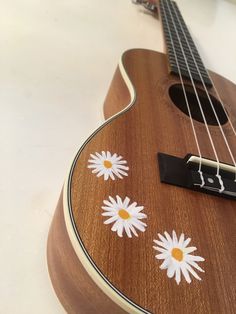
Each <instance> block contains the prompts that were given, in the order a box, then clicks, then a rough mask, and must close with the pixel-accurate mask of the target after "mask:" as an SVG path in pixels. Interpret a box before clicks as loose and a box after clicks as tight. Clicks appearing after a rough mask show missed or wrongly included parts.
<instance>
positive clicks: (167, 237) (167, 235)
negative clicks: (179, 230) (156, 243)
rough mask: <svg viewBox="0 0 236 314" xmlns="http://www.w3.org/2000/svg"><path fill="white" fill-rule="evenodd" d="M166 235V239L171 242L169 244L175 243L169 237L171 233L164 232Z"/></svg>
mask: <svg viewBox="0 0 236 314" xmlns="http://www.w3.org/2000/svg"><path fill="white" fill-rule="evenodd" d="M164 235H165V236H166V239H167V241H168V242H169V243H173V241H172V239H171V236H170V235H169V233H168V232H166V231H165V232H164Z"/></svg>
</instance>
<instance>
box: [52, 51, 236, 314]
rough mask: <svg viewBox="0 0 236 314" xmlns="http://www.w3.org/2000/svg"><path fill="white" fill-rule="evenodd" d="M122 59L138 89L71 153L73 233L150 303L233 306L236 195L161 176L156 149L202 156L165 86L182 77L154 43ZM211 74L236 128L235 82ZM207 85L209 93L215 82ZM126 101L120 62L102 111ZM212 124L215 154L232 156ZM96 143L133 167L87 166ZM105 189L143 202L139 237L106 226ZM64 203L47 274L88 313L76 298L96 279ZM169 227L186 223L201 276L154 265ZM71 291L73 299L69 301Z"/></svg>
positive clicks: (190, 309)
mask: <svg viewBox="0 0 236 314" xmlns="http://www.w3.org/2000/svg"><path fill="white" fill-rule="evenodd" d="M123 64H124V67H125V70H126V71H127V73H128V75H129V77H130V79H131V81H132V83H133V85H134V87H135V90H136V93H137V98H136V101H135V104H134V105H133V106H132V107H131V108H130V109H129V110H128V111H126V112H125V113H123V114H121V115H119V116H117V117H116V118H115V119H113V120H110V122H109V123H107V124H105V125H104V126H103V127H102V128H100V129H99V132H97V133H95V134H94V135H93V136H92V137H91V138H90V139H89V141H88V142H86V145H85V146H83V149H82V150H81V152H80V153H79V154H78V156H77V159H76V160H75V166H74V168H73V171H72V176H71V187H72V188H71V191H70V195H68V198H70V202H71V208H72V214H73V220H74V223H75V226H76V229H77V232H78V235H79V237H80V239H81V241H82V242H83V245H84V247H85V248H86V251H87V253H88V254H89V256H90V257H91V259H92V260H93V262H94V263H95V264H96V266H97V267H98V269H99V270H100V271H101V273H102V274H104V276H105V277H106V278H107V279H108V281H109V282H110V283H111V284H112V285H113V286H114V287H115V288H116V289H118V290H119V291H121V292H122V294H123V295H125V296H126V297H127V298H128V299H130V300H132V302H134V303H136V304H138V305H139V306H141V307H142V308H143V309H145V310H146V311H148V312H150V313H234V312H236V302H235V295H236V291H235V282H236V268H235V260H236V250H235V240H236V232H235V225H236V203H235V201H233V200H229V199H223V198H220V197H216V196H211V195H207V194H202V193H198V192H194V191H191V190H186V189H183V188H179V187H175V186H170V185H166V184H162V183H160V177H159V169H158V164H157V153H158V152H163V153H167V154H171V155H174V156H177V157H184V156H185V155H186V154H187V153H192V154H196V155H198V152H197V148H196V144H195V141H194V136H193V133H192V129H191V124H190V120H189V117H188V116H186V115H185V114H184V113H182V112H181V111H180V110H179V109H178V108H177V107H176V106H175V105H174V104H173V103H172V101H171V100H170V97H169V94H168V90H169V88H170V86H172V85H173V84H176V83H179V79H178V78H177V77H174V76H170V75H169V73H168V68H167V63H166V56H165V55H164V54H161V53H157V52H154V51H149V50H142V49H135V50H130V51H128V52H126V53H125V54H124V56H123ZM210 75H211V77H212V78H213V80H214V82H215V85H216V87H217V88H218V91H219V94H220V96H221V98H222V100H223V101H224V103H225V104H226V109H227V111H228V114H229V116H230V118H231V120H232V123H233V125H234V126H235V127H236V123H235V121H236V120H235V117H236V102H235V99H236V87H235V85H234V84H233V83H231V82H229V81H228V80H226V79H224V78H222V77H221V76H219V75H217V74H214V73H212V72H210ZM210 92H211V93H212V94H213V95H214V92H213V91H212V90H211V91H210ZM128 101H129V95H128V92H127V89H126V88H125V84H124V82H122V81H121V75H120V72H119V70H117V72H116V74H115V76H114V79H113V83H112V85H111V87H110V91H109V93H108V96H107V98H106V102H105V106H104V112H105V117H106V118H108V117H109V116H111V115H112V114H114V113H115V112H117V111H119V110H120V109H122V107H123V108H124V107H125V106H126V105H127V102H128ZM194 125H195V128H196V131H197V135H198V137H199V144H200V147H201V151H202V155H203V156H204V157H206V158H212V159H214V155H213V151H212V148H211V147H210V143H209V139H208V136H207V133H206V129H205V126H204V124H202V123H200V122H196V121H195V122H194ZM223 129H224V131H225V133H226V135H227V139H228V141H229V144H230V146H231V148H232V151H233V154H234V155H236V140H235V136H234V134H233V131H232V129H231V128H230V125H229V123H226V124H225V125H224V126H223ZM210 131H211V134H212V137H213V140H214V143H215V144H216V149H217V152H218V153H219V158H220V160H221V161H222V162H226V163H232V161H231V159H230V156H229V153H228V152H227V149H226V147H225V143H224V141H223V139H222V136H221V134H220V131H219V128H217V127H215V126H210ZM101 151H110V152H112V153H118V154H120V155H122V156H123V157H124V159H125V160H127V161H128V165H129V167H130V170H129V175H128V177H127V178H125V179H123V180H115V181H112V180H109V181H104V180H103V178H102V177H100V178H97V177H96V176H95V175H94V174H92V173H91V171H90V169H88V168H87V164H88V159H89V158H90V154H91V153H94V152H101ZM109 195H110V196H112V197H115V196H116V195H120V196H121V197H122V198H123V199H124V198H125V196H128V197H130V199H131V201H136V202H137V203H138V204H139V205H143V206H144V208H145V209H144V212H145V213H146V214H147V216H148V218H147V220H146V223H147V229H146V231H145V232H144V233H139V237H138V238H136V237H133V238H132V239H129V238H128V237H126V236H124V237H123V238H118V237H117V234H116V233H114V232H112V231H111V225H104V217H102V215H101V213H102V209H101V206H102V205H103V200H106V199H108V196H109ZM61 207H62V202H61V201H59V205H58V208H59V209H57V213H56V215H55V218H54V221H53V223H52V229H51V232H50V236H49V250H48V260H49V269H50V274H51V277H52V281H53V283H54V286H55V289H56V291H57V294H58V295H59V298H60V300H61V302H62V303H63V304H64V306H65V308H66V309H67V310H68V312H69V313H90V312H89V311H90V309H89V310H87V308H86V307H87V306H91V304H89V305H84V302H86V301H85V300H86V298H82V299H81V298H80V294H81V291H83V288H81V287H80V285H81V284H82V285H83V287H84V286H85V287H87V288H86V293H85V294H87V293H88V291H90V287H91V291H92V290H94V291H96V292H95V295H96V293H98V292H97V289H98V288H96V285H95V284H93V283H92V282H91V279H90V277H88V276H86V274H85V271H86V270H84V269H83V267H81V265H80V263H79V261H78V257H77V256H76V255H75V254H74V252H73V250H72V248H71V246H70V240H69V238H68V237H67V234H66V233H67V231H66V229H65V228H64V227H62V225H63V224H62V209H61ZM58 221H60V222H58ZM172 230H176V232H177V233H178V235H180V234H181V233H182V232H183V233H184V234H186V236H188V237H191V238H192V243H191V244H192V245H193V246H196V247H197V249H198V250H197V254H198V255H200V256H203V257H204V258H205V262H203V263H202V264H201V266H202V267H203V268H204V270H205V273H203V274H201V277H202V281H198V280H194V279H193V281H192V283H191V284H190V285H189V284H188V283H187V282H185V281H184V280H182V281H181V283H180V285H177V284H176V282H175V281H174V280H173V279H169V278H168V277H167V275H166V271H164V270H160V268H159V266H160V264H161V263H160V261H158V260H157V259H155V254H156V251H154V250H153V248H152V245H153V239H157V233H158V232H159V233H163V232H164V231H168V232H169V233H171V232H172ZM58 238H59V241H58ZM64 238H65V240H64ZM61 245H62V246H61ZM67 246H68V247H69V248H67ZM78 246H79V242H78ZM67 250H68V252H69V256H70V258H71V257H72V259H71V262H69V261H68V260H69V259H70V258H68V257H65V256H63V257H61V254H62V252H64V251H65V252H67ZM66 254H67V253H66ZM61 259H62V262H61ZM67 269H68V270H69V275H67ZM58 272H59V274H60V273H61V274H62V275H58ZM81 273H82V275H81ZM77 276H78V278H77ZM65 278H66V279H65ZM75 278H76V279H75ZM70 281H71V282H70ZM67 287H69V289H67ZM88 287H89V288H88ZM91 293H92V292H91ZM100 293H101V291H100ZM77 294H78V303H76V302H75V301H73V300H75V299H76V296H77ZM94 302H95V303H96V302H97V305H96V312H94V313H101V314H102V313H116V312H115V310H113V308H112V307H110V306H111V302H109V301H106V302H107V303H106V306H107V307H106V310H105V311H104V307H102V303H101V302H99V301H98V298H96V301H94ZM89 303H90V302H89ZM81 304H82V305H81ZM113 306H115V305H113ZM109 307H110V308H109ZM80 309H82V310H81V311H80ZM108 309H109V310H108ZM117 313H118V312H117Z"/></svg>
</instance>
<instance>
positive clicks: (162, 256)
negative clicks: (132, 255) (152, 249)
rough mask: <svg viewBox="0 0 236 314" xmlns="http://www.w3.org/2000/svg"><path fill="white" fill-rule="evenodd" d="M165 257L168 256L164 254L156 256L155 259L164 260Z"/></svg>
mask: <svg viewBox="0 0 236 314" xmlns="http://www.w3.org/2000/svg"><path fill="white" fill-rule="evenodd" d="M167 256H168V253H167V252H165V253H161V254H157V255H156V258H157V259H165V258H166V257H167Z"/></svg>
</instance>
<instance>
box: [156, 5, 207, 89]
mask: <svg viewBox="0 0 236 314" xmlns="http://www.w3.org/2000/svg"><path fill="white" fill-rule="evenodd" d="M160 14H161V19H162V25H163V31H164V36H165V41H166V47H167V54H168V59H169V65H170V70H171V73H174V74H177V75H179V74H180V72H181V75H182V76H184V77H186V78H189V79H190V78H191V77H192V79H193V80H194V81H197V82H200V83H203V82H204V83H205V84H206V85H208V86H212V83H211V80H210V78H209V75H208V72H207V70H206V68H205V66H204V64H203V62H202V60H201V57H200V55H199V53H198V50H197V48H196V46H195V44H194V41H193V39H192V37H191V35H190V33H189V30H188V28H187V26H186V24H185V22H184V20H183V18H182V15H181V13H180V11H179V9H178V7H177V4H176V3H175V2H174V1H171V0H160Z"/></svg>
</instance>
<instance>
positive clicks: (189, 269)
mask: <svg viewBox="0 0 236 314" xmlns="http://www.w3.org/2000/svg"><path fill="white" fill-rule="evenodd" d="M185 267H186V269H187V270H188V271H189V272H190V273H191V274H192V275H193V276H194V277H195V278H196V279H198V280H202V279H201V278H200V277H199V276H198V274H197V273H196V272H195V270H193V268H192V267H191V266H190V265H189V264H186V265H185Z"/></svg>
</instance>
